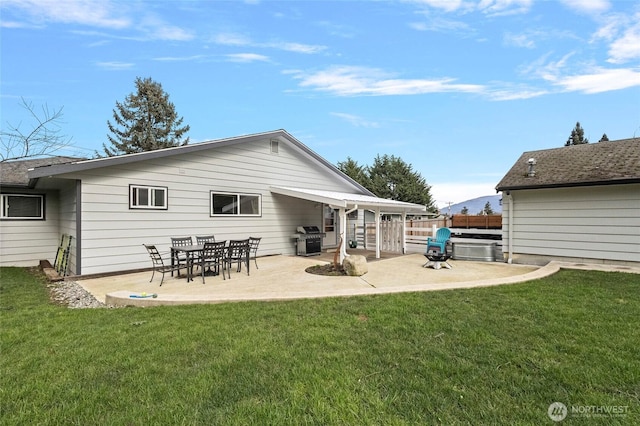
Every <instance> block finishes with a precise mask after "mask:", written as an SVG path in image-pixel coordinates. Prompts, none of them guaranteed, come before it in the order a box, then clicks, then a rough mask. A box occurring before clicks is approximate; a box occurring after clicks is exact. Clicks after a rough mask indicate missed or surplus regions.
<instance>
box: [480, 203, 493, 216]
mask: <svg viewBox="0 0 640 426" xmlns="http://www.w3.org/2000/svg"><path fill="white" fill-rule="evenodd" d="M482 212H483V213H484V214H493V213H494V212H493V209H492V208H491V203H490V202H489V201H487V203H486V204H485V205H484V209H483V210H482Z"/></svg>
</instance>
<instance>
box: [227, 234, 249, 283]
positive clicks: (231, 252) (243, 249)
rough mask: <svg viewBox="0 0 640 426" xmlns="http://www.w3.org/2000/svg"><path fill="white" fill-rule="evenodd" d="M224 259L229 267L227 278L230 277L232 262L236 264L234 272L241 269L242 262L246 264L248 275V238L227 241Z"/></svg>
mask: <svg viewBox="0 0 640 426" xmlns="http://www.w3.org/2000/svg"><path fill="white" fill-rule="evenodd" d="M225 260H226V263H227V267H228V268H229V278H231V265H233V264H234V263H237V264H238V266H237V268H236V272H240V271H242V264H243V263H244V264H246V265H247V275H249V239H246V240H231V241H229V245H228V246H227V256H226V259H225Z"/></svg>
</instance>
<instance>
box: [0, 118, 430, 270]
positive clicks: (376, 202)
mask: <svg viewBox="0 0 640 426" xmlns="http://www.w3.org/2000/svg"><path fill="white" fill-rule="evenodd" d="M0 168H1V170H0V185H1V187H0V188H1V190H0V203H1V206H0V207H1V208H0V211H1V213H2V214H1V216H0V266H29V265H37V263H38V261H39V260H43V259H46V260H49V261H51V262H52V263H53V261H54V258H55V255H56V251H57V247H58V245H59V243H60V240H61V236H62V235H63V234H67V235H71V236H72V237H73V238H72V245H71V250H70V257H69V258H70V262H69V272H70V274H72V275H90V274H99V273H110V272H119V271H127V270H136V269H141V268H145V267H148V266H150V261H149V257H148V254H147V252H146V250H145V249H144V247H143V246H142V244H155V245H156V246H158V247H159V249H160V250H161V251H168V249H169V246H170V238H171V237H180V236H197V235H211V234H213V235H215V237H216V239H217V240H230V239H242V238H248V237H249V236H255V237H262V241H261V243H260V250H259V255H271V254H286V255H291V254H296V240H295V238H293V237H294V236H295V234H296V231H297V228H298V227H299V226H311V225H312V226H318V227H319V229H320V230H322V231H323V232H324V233H325V234H326V236H325V237H324V239H323V247H324V248H328V247H336V246H337V245H338V242H339V241H340V236H342V237H343V238H344V240H345V241H346V222H347V215H348V214H349V213H350V212H352V211H353V210H354V209H369V210H372V211H375V212H376V217H377V220H378V221H379V218H380V216H381V215H382V214H385V213H395V214H401V215H406V214H407V213H421V212H424V211H425V206H422V205H418V204H412V203H405V202H400V201H393V200H386V199H381V198H377V197H375V195H374V194H373V193H371V192H370V191H368V190H367V189H366V188H364V187H363V186H361V185H360V184H358V183H357V182H355V181H354V180H353V179H351V178H349V177H348V176H347V175H345V174H344V173H342V172H341V171H340V170H338V169H337V168H336V167H335V166H334V165H332V164H331V163H329V162H328V161H327V160H325V159H324V158H322V157H321V156H319V155H318V154H316V153H315V152H313V151H312V150H311V149H309V148H308V147H307V146H306V145H304V144H303V143H301V142H300V141H298V140H297V139H296V138H294V137H293V136H292V135H290V134H289V133H287V132H286V131H284V130H277V131H272V132H266V133H260V134H253V135H246V136H239V137H234V138H228V139H222V140H214V141H207V142H201V143H195V144H189V145H186V146H180V147H174V148H167V149H162V150H157V151H149V152H144V153H137V154H128V155H121V156H116V157H108V158H99V159H89V160H79V159H73V158H61V157H57V158H51V159H39V160H24V161H17V162H5V163H1V164H0ZM345 245H346V244H343V245H342V249H341V260H342V259H343V258H344V257H345V256H346V252H345V250H344V247H345ZM378 249H379V247H378Z"/></svg>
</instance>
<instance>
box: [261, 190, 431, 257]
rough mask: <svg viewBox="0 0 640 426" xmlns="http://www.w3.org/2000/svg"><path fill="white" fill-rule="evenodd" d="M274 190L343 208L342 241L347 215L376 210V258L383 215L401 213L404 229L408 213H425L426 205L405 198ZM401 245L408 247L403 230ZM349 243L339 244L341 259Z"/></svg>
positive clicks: (343, 239) (344, 239)
mask: <svg viewBox="0 0 640 426" xmlns="http://www.w3.org/2000/svg"><path fill="white" fill-rule="evenodd" d="M270 189H271V192H272V193H274V194H281V195H286V196H289V197H295V198H301V199H303V200H309V201H313V202H316V203H323V204H327V205H329V206H330V207H332V208H334V209H338V210H339V211H340V235H341V236H342V241H343V242H344V241H346V233H347V227H346V226H347V214H348V213H350V212H351V211H353V210H357V209H367V210H373V211H375V213H376V215H375V216H376V258H379V257H380V238H379V235H380V215H381V214H385V213H387V214H390V213H391V214H401V215H402V226H403V229H404V226H405V219H406V215H407V213H424V212H426V211H427V208H426V206H423V205H421V204H414V203H407V202H404V201H396V200H388V199H386V198H378V197H375V196H373V195H364V194H352V193H348V192H337V191H323V190H320V189H305V188H291V187H283V186H272V187H271V188H270ZM402 235H403V241H402V247H403V249H404V248H405V242H404V230H403V233H402ZM345 246H346V244H342V246H341V247H340V262H342V261H343V260H344V258H345V257H346V256H347V251H346V247H345ZM405 251H406V250H405Z"/></svg>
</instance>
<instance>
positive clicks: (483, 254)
mask: <svg viewBox="0 0 640 426" xmlns="http://www.w3.org/2000/svg"><path fill="white" fill-rule="evenodd" d="M453 259H454V260H477V261H484V262H495V261H496V243H486V242H454V243H453Z"/></svg>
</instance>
